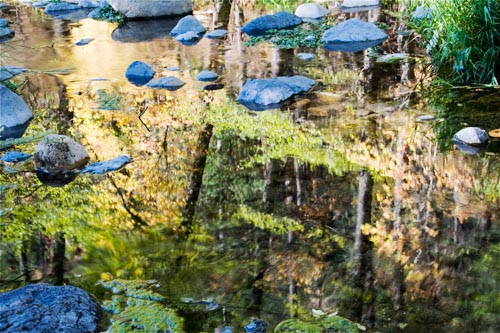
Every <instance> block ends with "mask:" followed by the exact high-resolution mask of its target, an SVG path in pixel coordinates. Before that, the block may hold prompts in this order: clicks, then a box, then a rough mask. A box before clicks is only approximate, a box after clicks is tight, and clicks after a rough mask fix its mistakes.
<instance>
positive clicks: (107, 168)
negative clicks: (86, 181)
mask: <svg viewBox="0 0 500 333" xmlns="http://www.w3.org/2000/svg"><path fill="white" fill-rule="evenodd" d="M131 161H132V160H131V159H130V157H128V156H126V155H121V156H118V157H115V158H113V159H110V160H107V161H104V162H96V163H92V164H90V165H88V166H86V167H85V168H84V169H83V170H82V171H81V173H90V174H93V175H102V174H105V173H108V172H111V171H116V170H119V169H121V168H123V167H124V166H125V165H127V164H128V163H130V162H131Z"/></svg>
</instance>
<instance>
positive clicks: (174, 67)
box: [166, 66, 181, 72]
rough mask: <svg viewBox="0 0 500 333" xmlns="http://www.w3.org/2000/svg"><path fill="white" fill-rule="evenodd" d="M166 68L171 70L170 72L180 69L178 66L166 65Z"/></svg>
mask: <svg viewBox="0 0 500 333" xmlns="http://www.w3.org/2000/svg"><path fill="white" fill-rule="evenodd" d="M166 69H167V70H168V71H172V72H178V71H180V70H181V68H180V67H179V66H168V67H167V68H166Z"/></svg>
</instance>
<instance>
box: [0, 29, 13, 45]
mask: <svg viewBox="0 0 500 333" xmlns="http://www.w3.org/2000/svg"><path fill="white" fill-rule="evenodd" d="M14 35H15V32H14V30H12V29H11V28H9V27H0V42H5V41H6V40H9V39H11V38H12V37H14Z"/></svg>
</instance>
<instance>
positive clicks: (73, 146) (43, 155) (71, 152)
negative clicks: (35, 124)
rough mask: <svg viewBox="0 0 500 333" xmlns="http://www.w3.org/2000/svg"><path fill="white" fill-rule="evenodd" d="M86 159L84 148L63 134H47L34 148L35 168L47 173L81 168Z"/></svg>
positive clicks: (87, 159) (87, 156) (87, 157)
mask: <svg viewBox="0 0 500 333" xmlns="http://www.w3.org/2000/svg"><path fill="white" fill-rule="evenodd" d="M88 161H89V155H88V154H87V151H86V150H85V148H84V147H83V146H82V145H80V144H79V143H77V142H76V141H75V140H73V139H71V138H69V137H67V136H65V135H58V134H51V135H48V136H46V137H44V138H43V139H42V140H41V141H40V142H39V143H38V145H37V146H36V149H35V166H36V168H37V169H38V170H41V171H43V172H46V173H48V174H54V173H67V172H71V171H73V170H74V169H80V168H83V167H84V166H85V164H87V162H88Z"/></svg>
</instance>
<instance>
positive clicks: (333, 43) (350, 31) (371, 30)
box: [321, 18, 387, 52]
mask: <svg viewBox="0 0 500 333" xmlns="http://www.w3.org/2000/svg"><path fill="white" fill-rule="evenodd" d="M386 39H387V34H386V33H385V32H384V31H383V30H382V29H380V28H378V27H377V26H376V25H375V24H373V23H370V22H365V21H361V20H360V19H357V18H353V19H350V20H347V21H344V22H342V23H339V24H337V25H336V26H334V27H332V28H330V29H328V30H327V31H325V32H324V34H323V37H322V38H321V41H322V42H323V47H324V48H325V49H327V50H329V51H345V52H357V51H361V50H364V49H367V48H369V47H372V46H375V45H378V44H380V43H382V42H383V41H384V40H386Z"/></svg>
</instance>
